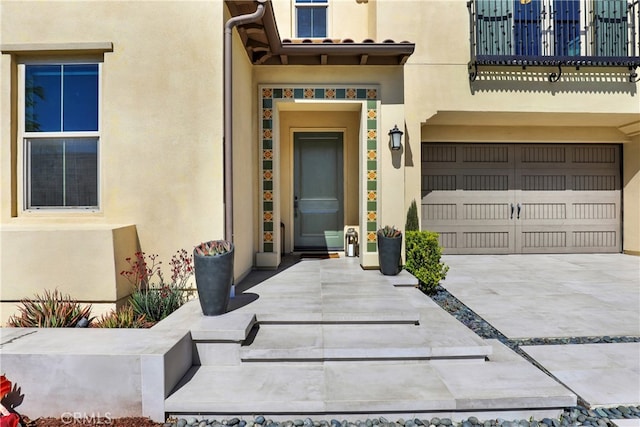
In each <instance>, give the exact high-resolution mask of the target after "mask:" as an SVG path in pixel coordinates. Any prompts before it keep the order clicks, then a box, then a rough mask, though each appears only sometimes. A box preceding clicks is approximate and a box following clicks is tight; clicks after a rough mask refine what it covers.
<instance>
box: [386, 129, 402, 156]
mask: <svg viewBox="0 0 640 427" xmlns="http://www.w3.org/2000/svg"><path fill="white" fill-rule="evenodd" d="M403 133H404V132H402V131H401V130H400V129H398V125H394V126H393V129H391V130H390V131H389V146H390V147H391V149H392V150H399V149H401V148H402V134H403Z"/></svg>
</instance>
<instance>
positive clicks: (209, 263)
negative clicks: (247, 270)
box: [193, 245, 234, 316]
mask: <svg viewBox="0 0 640 427" xmlns="http://www.w3.org/2000/svg"><path fill="white" fill-rule="evenodd" d="M233 254H234V247H233V245H232V246H231V250H230V251H229V252H226V253H223V254H219V255H199V254H198V253H196V252H195V251H194V253H193V265H194V268H195V278H196V288H197V289H198V298H199V299H200V307H201V308H202V313H203V314H204V315H205V316H218V315H220V314H224V313H226V312H227V306H228V305H229V298H230V293H231V286H232V284H233Z"/></svg>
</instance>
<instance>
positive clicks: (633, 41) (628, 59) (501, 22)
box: [467, 0, 640, 82]
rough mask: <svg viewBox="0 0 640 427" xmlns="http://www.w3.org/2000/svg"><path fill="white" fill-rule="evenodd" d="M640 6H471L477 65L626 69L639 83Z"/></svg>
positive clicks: (492, 1) (527, 0) (590, 0)
mask: <svg viewBox="0 0 640 427" xmlns="http://www.w3.org/2000/svg"><path fill="white" fill-rule="evenodd" d="M639 3H640V0H470V1H469V2H468V3H467V5H468V7H469V19H470V29H471V32H470V39H471V62H470V67H469V77H470V79H471V80H475V78H476V77H477V75H478V67H479V66H483V65H511V66H521V67H527V66H553V67H557V68H558V71H557V72H552V73H551V74H550V75H549V80H550V81H557V80H558V79H559V78H560V76H561V74H562V67H563V66H572V67H576V68H579V67H626V68H628V70H629V81H631V82H635V81H637V80H636V79H637V73H636V72H635V70H636V68H638V67H639V66H640V34H639V33H640V4H639Z"/></svg>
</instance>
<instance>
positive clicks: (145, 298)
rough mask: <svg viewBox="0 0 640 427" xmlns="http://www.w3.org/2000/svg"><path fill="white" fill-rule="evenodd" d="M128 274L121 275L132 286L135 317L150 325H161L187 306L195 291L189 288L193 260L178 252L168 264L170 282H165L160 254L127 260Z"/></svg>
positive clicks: (126, 271) (131, 298) (140, 255)
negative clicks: (151, 323)
mask: <svg viewBox="0 0 640 427" xmlns="http://www.w3.org/2000/svg"><path fill="white" fill-rule="evenodd" d="M126 261H127V263H128V264H129V269H128V270H123V271H121V272H120V275H121V276H123V277H125V278H126V279H127V281H128V282H129V283H131V285H132V286H133V288H134V289H133V293H132V294H131V297H130V299H129V301H130V303H131V306H132V307H133V310H134V313H135V314H136V315H138V316H143V315H144V316H145V318H146V320H147V321H150V322H158V321H160V320H162V319H164V318H165V317H167V316H168V315H169V314H171V313H173V312H174V311H175V310H177V309H178V308H179V307H180V306H181V305H182V304H184V303H185V302H187V300H188V299H189V297H190V295H191V294H193V292H194V290H193V289H192V288H191V287H190V286H189V279H190V278H191V277H192V276H193V256H192V255H189V254H188V253H187V251H186V250H184V249H180V250H178V251H177V252H176V253H175V254H174V255H173V256H172V257H171V261H169V267H170V269H171V280H170V281H166V280H165V278H164V274H163V271H162V261H160V259H159V257H158V255H157V254H146V253H144V252H136V253H135V254H134V257H133V258H127V259H126Z"/></svg>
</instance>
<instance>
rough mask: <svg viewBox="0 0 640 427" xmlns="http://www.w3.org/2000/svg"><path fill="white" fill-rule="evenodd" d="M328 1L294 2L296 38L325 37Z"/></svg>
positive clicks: (297, 0)
mask: <svg viewBox="0 0 640 427" xmlns="http://www.w3.org/2000/svg"><path fill="white" fill-rule="evenodd" d="M328 7H329V0H296V37H299V38H304V37H310V38H322V37H327V10H328Z"/></svg>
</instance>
